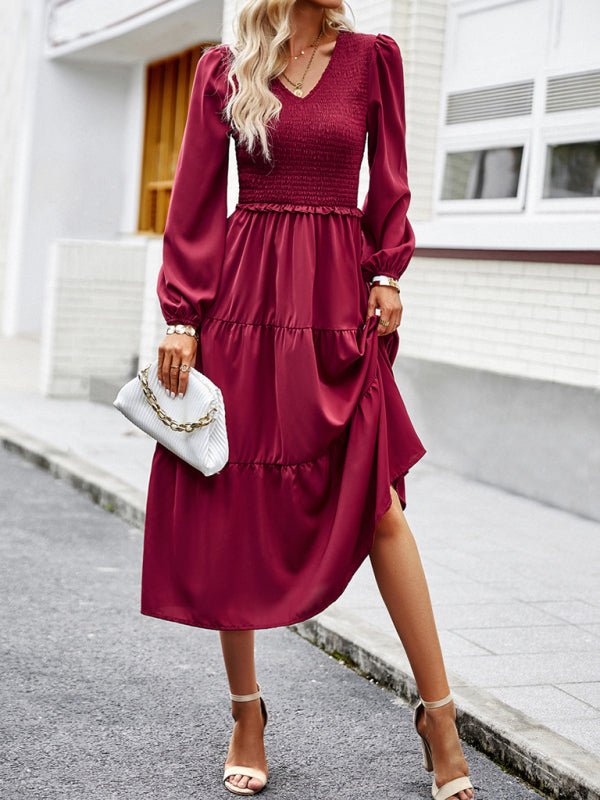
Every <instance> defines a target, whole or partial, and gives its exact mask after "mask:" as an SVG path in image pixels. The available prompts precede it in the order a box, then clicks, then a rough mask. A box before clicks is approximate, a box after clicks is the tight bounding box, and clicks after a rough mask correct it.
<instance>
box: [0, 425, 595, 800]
mask: <svg viewBox="0 0 600 800" xmlns="http://www.w3.org/2000/svg"><path fill="white" fill-rule="evenodd" d="M0 442H1V444H2V446H3V447H4V448H5V449H6V450H9V451H11V452H14V453H18V454H19V455H21V456H22V457H23V458H25V459H27V460H28V461H30V462H32V463H34V464H36V465H37V466H39V467H42V468H44V469H47V470H48V471H49V472H50V473H51V474H52V475H54V476H55V477H57V478H61V479H63V480H66V481H68V482H69V483H70V484H71V485H72V486H73V487H74V488H76V489H78V490H79V491H82V492H84V493H85V494H87V495H88V496H89V497H90V498H91V499H92V500H93V502H95V503H97V504H98V505H100V506H101V507H102V508H104V509H105V510H106V511H109V512H112V513H115V514H117V515H118V516H119V517H121V518H122V519H123V520H125V521H126V522H128V523H130V524H132V525H134V526H136V527H138V528H141V529H143V525H144V517H145V505H146V498H145V494H144V493H143V492H140V491H139V490H137V489H134V488H132V487H131V486H130V485H128V484H127V483H126V482H125V481H122V480H120V479H119V478H115V477H114V476H113V475H111V474H110V473H108V472H106V471H104V470H102V469H99V468H98V467H95V466H94V465H92V464H90V463H89V462H88V461H85V460H84V459H82V458H80V457H79V456H78V455H76V454H75V453H73V451H71V450H61V449H60V448H57V447H55V446H53V445H49V444H47V443H45V442H43V441H42V440H40V439H37V438H36V437H34V436H32V435H31V434H29V433H27V432H25V431H21V430H19V429H18V428H15V427H13V426H11V425H8V424H6V423H4V422H0ZM288 627H289V628H290V629H291V630H293V631H295V632H296V633H297V634H298V635H300V636H302V637H303V638H304V639H306V640H307V641H309V642H311V643H312V644H314V645H316V646H318V647H320V648H321V649H322V650H324V651H325V652H327V653H329V654H335V655H336V656H338V657H339V656H342V657H343V658H344V660H346V661H348V662H349V666H352V667H353V668H355V669H357V670H358V671H359V672H360V673H361V674H363V675H364V676H365V677H370V678H373V679H374V680H376V681H377V682H378V683H380V684H381V685H383V686H387V687H388V688H390V689H391V690H392V691H394V692H395V693H396V694H398V695H399V696H400V697H401V698H402V699H403V700H404V701H406V702H407V703H409V704H414V703H416V702H417V700H418V690H417V687H416V684H415V681H414V678H413V676H412V670H411V668H410V664H409V662H408V659H407V658H406V655H405V654H404V650H403V648H402V646H401V644H400V642H399V640H397V639H394V638H393V637H391V636H388V635H387V634H385V633H383V632H381V631H378V630H376V629H373V628H371V627H370V626H369V625H367V624H366V623H365V622H364V620H363V619H361V618H360V617H358V616H356V615H354V614H353V613H352V612H350V611H344V612H343V613H342V612H341V611H340V610H339V609H337V608H335V606H330V607H329V608H328V609H326V611H324V612H322V613H321V614H318V615H317V616H316V617H313V618H312V619H309V620H306V621H304V622H300V623H295V624H293V625H290V626H288ZM447 676H448V682H449V683H450V685H451V687H452V694H453V696H454V698H455V701H456V716H457V725H458V726H459V731H460V736H461V739H462V740H463V741H465V742H467V743H468V744H470V745H472V746H473V747H474V748H475V749H477V750H479V751H481V752H482V753H484V754H485V755H487V756H488V757H489V758H491V759H492V760H493V761H495V762H496V763H497V764H499V765H500V766H501V767H503V768H506V769H508V770H510V771H511V772H512V773H513V774H515V775H516V776H517V777H519V778H521V779H523V780H525V781H527V782H528V783H529V784H530V785H531V786H532V787H534V788H535V789H538V790H539V791H542V792H544V793H545V794H546V795H547V796H548V797H551V798H556V800H600V759H598V758H597V757H596V756H594V755H593V754H592V753H589V752H587V751H586V750H584V749H583V748H581V747H579V746H578V745H577V744H575V743H574V742H572V741H571V740H570V739H567V738H565V737H563V736H560V735H559V734H557V733H554V732H553V731H551V730H550V729H549V728H546V727H545V726H544V725H542V724H541V723H538V722H536V721H535V720H534V719H532V718H531V717H528V716H527V715H525V714H523V713H521V712H520V711H517V710H516V709H513V708H511V707H510V706H508V705H506V704H505V703H502V702H501V701H500V700H498V699H497V698H495V697H494V696H493V695H491V694H489V693H488V692H486V691H485V690H484V689H480V688H478V687H475V686H471V685H469V684H467V683H465V681H464V680H463V679H462V678H460V677H459V676H457V675H452V674H451V673H450V672H448V671H447Z"/></svg>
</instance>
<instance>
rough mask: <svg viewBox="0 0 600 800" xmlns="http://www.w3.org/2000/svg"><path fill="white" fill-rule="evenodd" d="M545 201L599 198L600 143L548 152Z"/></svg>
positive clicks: (555, 147)
mask: <svg viewBox="0 0 600 800" xmlns="http://www.w3.org/2000/svg"><path fill="white" fill-rule="evenodd" d="M543 196H544V197H600V140H598V139H596V140H595V141H591V142H572V143H568V144H557V145H549V146H548V147H547V148H546V171H545V175H544V195H543Z"/></svg>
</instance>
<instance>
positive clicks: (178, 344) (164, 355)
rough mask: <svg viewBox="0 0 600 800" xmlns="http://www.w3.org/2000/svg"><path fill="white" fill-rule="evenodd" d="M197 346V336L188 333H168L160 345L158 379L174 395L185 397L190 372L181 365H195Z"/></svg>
mask: <svg viewBox="0 0 600 800" xmlns="http://www.w3.org/2000/svg"><path fill="white" fill-rule="evenodd" d="M197 346H198V343H197V341H196V338H195V337H194V336H190V335H189V334H187V333H168V334H166V336H165V337H164V339H163V340H162V342H161V343H160V344H159V346H158V380H159V382H160V383H161V385H162V386H164V388H165V389H166V390H167V392H172V395H171V396H172V397H177V395H181V397H183V395H184V394H185V392H186V389H187V385H188V372H187V370H185V371H183V370H180V369H179V367H180V366H181V365H182V364H187V367H188V369H189V367H193V366H194V364H195V363H196V348H197Z"/></svg>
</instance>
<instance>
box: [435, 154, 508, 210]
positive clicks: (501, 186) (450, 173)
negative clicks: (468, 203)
mask: <svg viewBox="0 0 600 800" xmlns="http://www.w3.org/2000/svg"><path fill="white" fill-rule="evenodd" d="M522 161H523V147H522V146H521V147H492V148H488V149H487V150H465V151H463V152H459V153H447V154H446V164H445V170H444V181H443V185H442V200H473V199H486V198H499V197H516V196H517V190H518V187H519V176H520V174H521V164H522Z"/></svg>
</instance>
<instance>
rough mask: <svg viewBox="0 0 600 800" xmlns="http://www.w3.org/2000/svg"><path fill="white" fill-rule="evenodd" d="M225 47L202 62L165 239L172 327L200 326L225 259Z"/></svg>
mask: <svg viewBox="0 0 600 800" xmlns="http://www.w3.org/2000/svg"><path fill="white" fill-rule="evenodd" d="M224 48H225V45H218V46H216V47H212V48H210V49H209V50H207V51H206V52H205V53H203V55H202V56H201V57H200V59H199V61H198V63H197V66H196V72H195V75H194V81H193V85H192V92H191V96H190V102H189V108H188V116H187V121H186V125H185V130H184V133H183V139H182V144H181V149H180V150H179V155H178V160H177V166H176V168H175V177H174V181H173V189H172V191H171V199H170V202H169V209H168V212H167V220H166V223H165V231H164V237H163V261H162V266H161V268H160V270H159V273H158V279H157V284H156V290H157V294H158V299H159V303H160V306H161V310H162V313H163V316H164V318H165V321H166V322H167V324H169V325H170V324H175V323H178V322H180V323H183V324H184V325H185V324H191V325H194V326H195V327H196V328H198V327H199V325H200V323H201V320H202V316H203V306H204V305H205V304H208V303H210V302H211V301H212V300H213V299H214V297H215V294H216V291H217V288H218V282H219V277H220V273H221V266H222V264H223V259H224V254H225V233H226V223H227V173H228V160H229V127H228V125H227V123H226V122H225V121H224V120H223V119H222V117H221V115H220V114H221V110H222V106H223V103H224V99H225V98H224V93H225V88H226V75H225V71H226V63H225V59H224V57H223V56H224Z"/></svg>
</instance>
